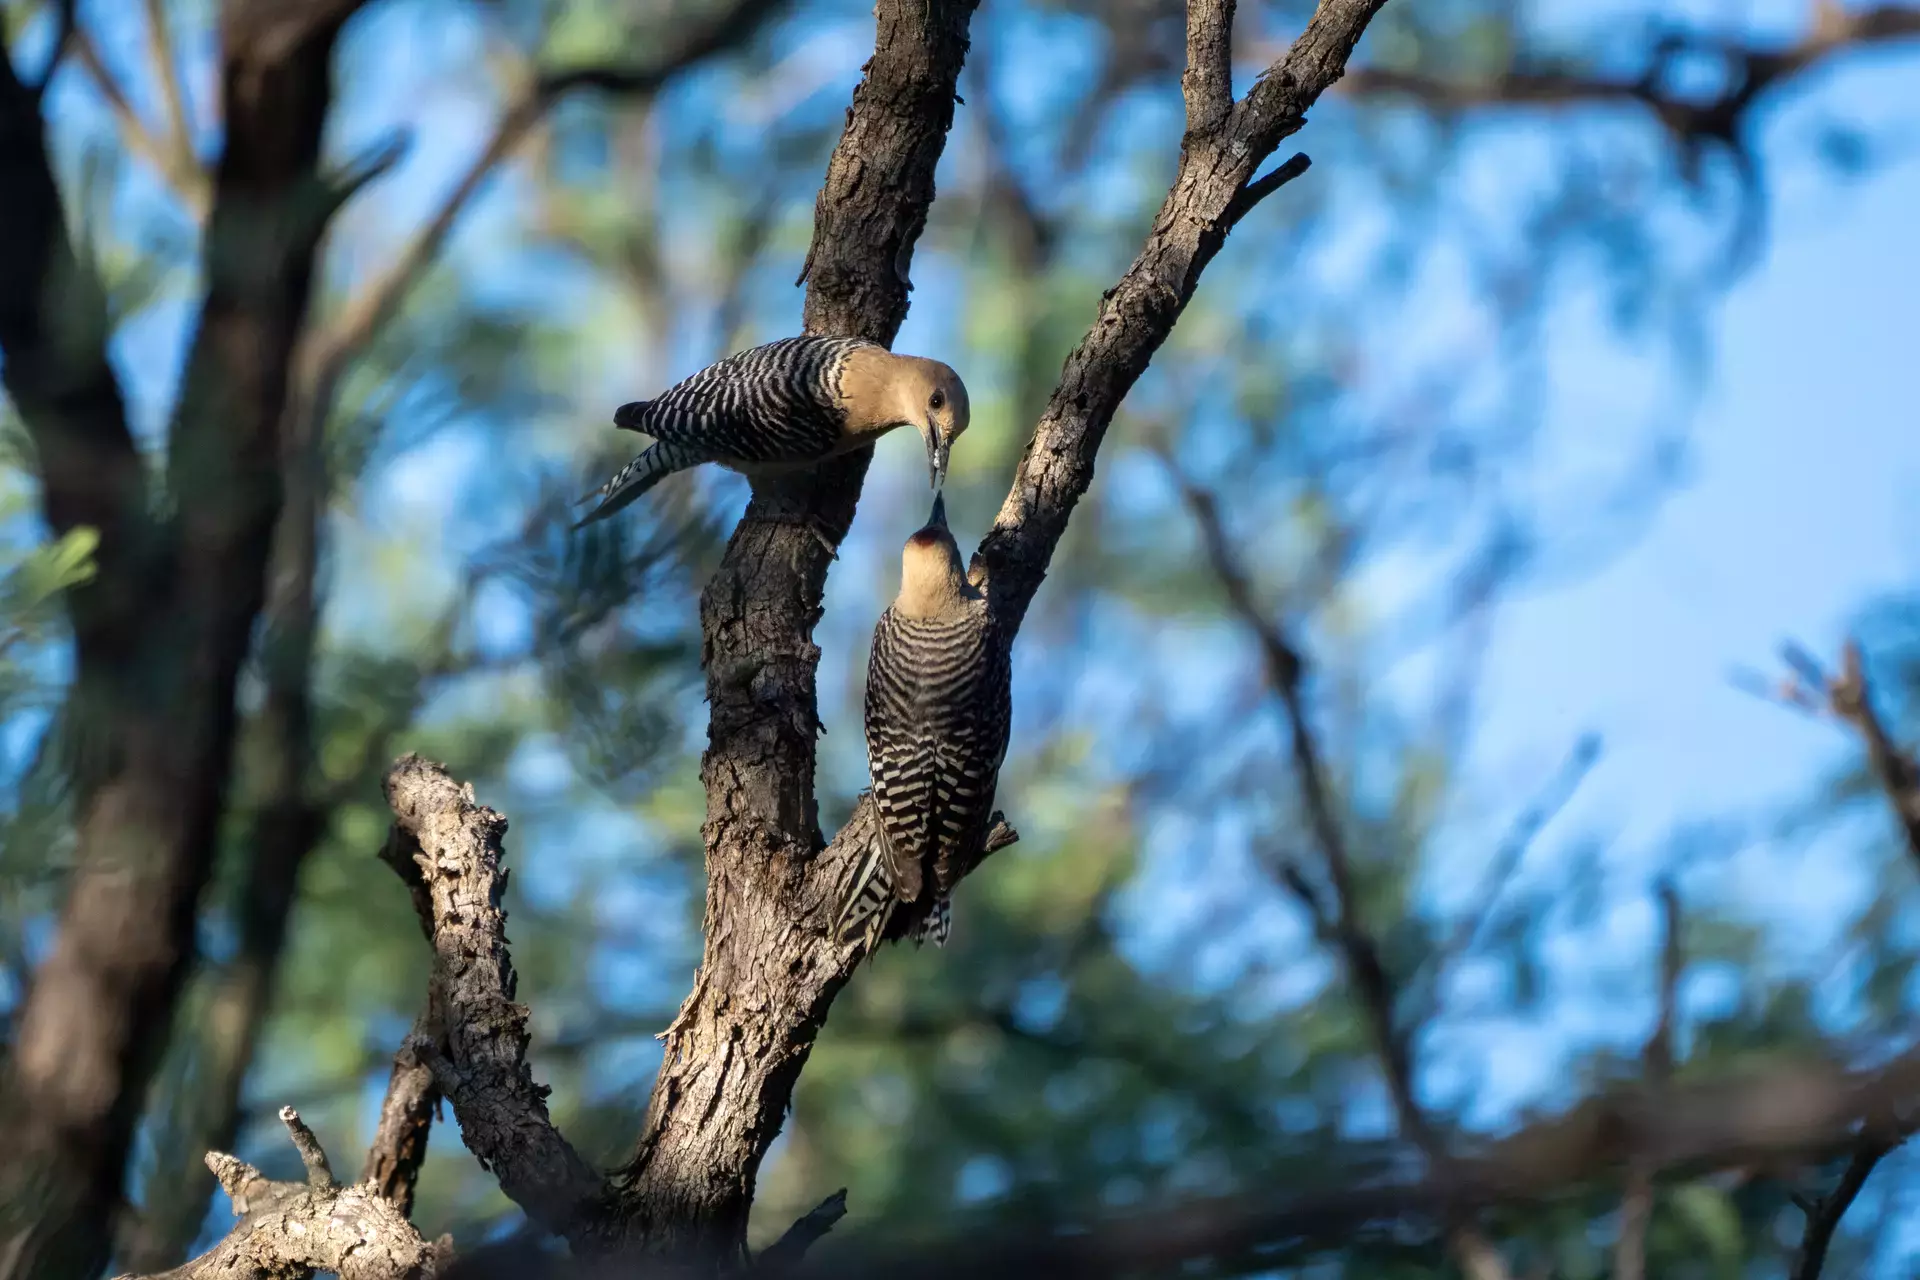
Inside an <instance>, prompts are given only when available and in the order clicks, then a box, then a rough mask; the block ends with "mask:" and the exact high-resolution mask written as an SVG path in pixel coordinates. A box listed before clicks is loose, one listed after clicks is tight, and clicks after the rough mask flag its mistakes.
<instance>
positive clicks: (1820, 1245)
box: [1789, 1137, 1900, 1280]
mask: <svg viewBox="0 0 1920 1280" xmlns="http://www.w3.org/2000/svg"><path fill="white" fill-rule="evenodd" d="M1899 1145H1900V1140H1899V1139H1897V1138H1880V1137H1874V1138H1869V1139H1867V1140H1865V1141H1863V1142H1862V1143H1861V1144H1860V1145H1859V1147H1858V1148H1856V1149H1855V1151H1854V1153H1853V1155H1852V1157H1851V1158H1850V1159H1849V1160H1848V1161H1847V1167H1846V1170H1845V1171H1844V1172H1842V1173H1841V1175H1840V1181H1839V1183H1838V1184H1837V1185H1836V1186H1835V1187H1834V1189H1833V1190H1832V1191H1830V1192H1828V1193H1827V1194H1826V1195H1825V1196H1823V1197H1821V1198H1820V1200H1819V1201H1817V1202H1816V1203H1814V1204H1813V1205H1811V1206H1809V1207H1808V1209H1807V1225H1806V1230H1805V1231H1804V1232H1803V1233H1802V1234H1801V1237H1800V1251H1799V1253H1798V1254H1797V1255H1795V1257H1794V1260H1793V1270H1792V1271H1791V1272H1790V1273H1789V1276H1790V1280H1820V1271H1821V1268H1823V1267H1825V1266H1826V1265H1827V1250H1828V1249H1829V1248H1831V1247H1832V1245H1833V1236H1834V1232H1836V1231H1838V1230H1839V1229H1840V1220H1841V1219H1842V1218H1844V1217H1846V1216H1847V1210H1849V1209H1851V1208H1853V1202H1854V1200H1855V1199H1857V1198H1858V1197H1859V1195H1860V1192H1861V1189H1862V1188H1864V1187H1865V1186H1866V1185H1867V1179H1868V1178H1870V1177H1872V1176H1873V1171H1874V1169H1875V1168H1876V1167H1877V1166H1878V1165H1879V1163H1880V1161H1881V1159H1882V1158H1884V1157H1885V1156H1886V1155H1887V1154H1888V1153H1889V1152H1891V1151H1892V1150H1893V1149H1894V1148H1895V1147H1897V1146H1899Z"/></svg>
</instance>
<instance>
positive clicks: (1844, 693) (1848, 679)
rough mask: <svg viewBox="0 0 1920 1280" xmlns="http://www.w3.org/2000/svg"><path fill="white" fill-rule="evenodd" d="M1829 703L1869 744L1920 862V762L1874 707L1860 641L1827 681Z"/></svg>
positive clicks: (1880, 778) (1847, 651) (1911, 849)
mask: <svg viewBox="0 0 1920 1280" xmlns="http://www.w3.org/2000/svg"><path fill="white" fill-rule="evenodd" d="M1827 703H1828V706H1829V707H1830V708H1831V709H1832V711H1833V714H1834V715H1836V716H1838V717H1840V718H1841V719H1842V720H1844V721H1846V722H1847V723H1848V724H1850V725H1852V726H1853V728H1854V730H1855V731H1856V732H1857V733H1859V735H1860V740H1861V741H1862V742H1863V743H1864V744H1865V745H1866V748H1867V764H1868V766H1869V767H1870V768H1871V769H1872V770H1873V776H1874V777H1875V778H1876V779H1877V780H1878V781H1879V783H1880V789H1881V790H1882V791H1883V792H1885V793H1886V797H1887V804H1888V805H1889V806H1890V807H1891V808H1892V809H1893V815H1894V817H1895V818H1896V819H1898V820H1899V823H1900V830H1901V832H1902V834H1903V835H1904V836H1905V837H1906V844H1907V852H1908V853H1909V854H1911V855H1912V857H1913V860H1914V862H1915V864H1916V865H1920V765H1916V764H1915V762H1914V759H1913V757H1912V756H1910V755H1908V754H1907V753H1906V752H1905V751H1902V750H1901V749H1900V748H1899V747H1898V746H1896V745H1895V744H1894V741H1893V737H1892V735H1891V734H1889V733H1888V732H1887V727H1886V724H1885V722H1883V721H1882V720H1881V719H1880V715H1879V713H1878V712H1876V711H1875V710H1874V707H1873V698H1872V691H1871V690H1870V689H1869V688H1868V687H1867V675H1866V666H1865V663H1864V661H1863V660H1862V659H1861V656H1860V645H1859V643H1858V642H1857V641H1848V642H1847V646H1846V649H1845V650H1844V651H1843V652H1842V654H1841V658H1840V674H1839V675H1837V676H1835V677H1834V678H1833V679H1832V680H1830V681H1829V682H1828V683H1827Z"/></svg>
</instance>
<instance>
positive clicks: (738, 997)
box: [619, 0, 977, 1269]
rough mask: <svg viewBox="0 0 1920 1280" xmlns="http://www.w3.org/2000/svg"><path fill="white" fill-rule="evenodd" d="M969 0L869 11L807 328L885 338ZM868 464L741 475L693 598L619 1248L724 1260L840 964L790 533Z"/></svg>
mask: <svg viewBox="0 0 1920 1280" xmlns="http://www.w3.org/2000/svg"><path fill="white" fill-rule="evenodd" d="M976 3H977V0H881V2H880V3H879V5H878V6H877V8H876V10H875V33H874V52H873V58H872V60H871V61H870V62H868V64H867V67H866V76H865V79H864V80H863V81H862V82H861V84H860V86H859V87H858V88H857V89H856V90H855V92H854V96H853V103H852V106H851V108H850V110H849V112H848V116H847V125H846V128H845V130H844V132H843V133H842V135H841V137H840V141H839V143H838V145H837V146H836V147H835V148H834V152H833V157H832V159H831V160H829V161H828V164H827V172H826V176H825V180H824V182H823V183H822V186H821V190H820V195H819V198H818V200H817V201H816V203H815V208H814V235H813V242H812V247H811V248H810V249H809V251H808V254H807V259H806V263H805V266H804V267H803V269H802V272H801V277H802V279H803V280H804V281H805V282H806V283H807V294H806V301H805V327H806V330H807V331H808V332H809V333H817V334H854V335H859V336H862V337H866V338H869V339H873V340H875V341H878V342H883V343H891V342H892V340H893V337H894V334H895V333H896V332H898V330H899V327H900V323H901V321H902V320H903V319H904V318H905V316H906V311H907V295H908V289H909V282H908V267H909V265H910V264H911V262H912V255H913V249H914V245H915V243H916V242H917V241H918V239H919V236H920V232H921V229H922V228H923V227H924V226H925V225H926V215H927V208H928V206H929V205H930V204H931V202H932V200H933V194H934V187H933V176H934V169H935V167H936V166H937V164H938V163H939V159H940V155H941V151H942V149H943V147H944V146H945V142H946V134H947V130H948V128H949V127H950V126H951V124H952V121H953V110H954V99H955V87H956V85H957V82H958V79H959V75H960V68H961V64H962V62H963V61H964V59H965V57H966V52H967V43H968V41H967V28H968V23H969V21H970V19H971V18H972V15H973V10H974V6H975V4H976ZM871 457H872V451H871V450H870V449H863V450H860V451H858V452H857V453H855V454H852V455H850V456H848V457H845V458H842V459H838V460H836V461H834V462H832V463H829V464H827V465H826V466H824V467H822V468H820V469H819V471H818V472H817V473H815V474H811V475H807V476H801V477H795V478H792V479H788V480H782V481H776V482H762V483H759V484H756V486H755V489H754V496H753V499H752V501H751V502H750V504H749V505H748V508H747V512H746V515H745V516H744V518H743V519H742V520H741V522H740V525H739V527H738V528H737V529H736V530H735V531H734V535H733V538H732V539H731V541H730V542H729V544H728V547H727V551H726V555H725V558H724V559H723V561H722V563H721V566H720V569H719V571H718V572H717V573H716V574H715V575H714V577H713V580H712V581H711V582H710V583H709V584H708V586H707V589H706V591H705V592H704V593H703V594H702V596H701V604H700V609H701V625H702V633H703V636H704V652H703V660H704V665H705V667H706V670H707V696H708V701H709V704H710V706H711V718H710V721H709V725H708V748H707V752H706V755H705V756H704V758H703V762H702V768H701V781H702V783H703V785H704V786H705V788H706V793H707V821H706V825H705V828H704V830H703V833H702V834H703V837H704V842H705V846H706V868H707V898H706V923H705V930H704V933H705V946H704V950H703V952H702V956H701V963H700V969H699V971H698V972H697V973H696V975H695V977H694V983H693V989H692V991H691V992H690V993H689V994H688V996H687V999H686V1002H685V1003H684V1004H683V1005H682V1006H681V1009H680V1012H679V1014H678V1016H677V1017H676V1018H675V1019H674V1021H673V1024H672V1025H671V1026H670V1027H668V1028H667V1030H666V1032H665V1033H664V1035H663V1037H662V1038H663V1039H664V1040H665V1042H666V1049H665V1059H664V1061H663V1063H662V1065H661V1068H660V1073H659V1076H658V1078H657V1080H656V1081H655V1083H654V1088H653V1093H652V1096H651V1098H650V1100H649V1103H648V1107H647V1115H646V1120H645V1122H644V1125H643V1127H642V1131H641V1135H640V1139H639V1143H638V1145H637V1148H636V1150H635V1153H634V1155H633V1157H632V1159H631V1160H630V1161H629V1162H628V1165H627V1167H626V1169H625V1170H624V1171H623V1174H622V1177H621V1186H620V1190H619V1204H620V1213H621V1214H622V1215H623V1217H624V1219H625V1223H624V1226H623V1228H622V1230H623V1231H624V1233H625V1234H626V1236H627V1237H628V1238H629V1239H630V1240H632V1241H634V1242H636V1243H638V1244H639V1245H641V1246H642V1247H644V1248H646V1249H648V1250H651V1251H653V1252H656V1253H661V1254H667V1255H671V1256H675V1257H680V1258H687V1257H692V1258H698V1259H699V1260H700V1262H701V1264H702V1265H718V1266H721V1267H723V1268H729V1269H731V1268H734V1267H737V1266H739V1265H741V1264H742V1263H743V1262H744V1260H745V1236H746V1225H747V1210H748V1207H749V1205H750V1203H751V1198H752V1192H753V1184H754V1178H755V1175H756V1172H757V1170H758V1168H759V1164H760V1160H761V1157H762V1156H763V1155H765V1153H766V1150H767V1148H768V1147H769V1146H770V1145H771V1144H772V1142H773V1140H774V1137H775V1136H776V1135H777V1134H778V1133H779V1131H780V1125H781V1122H782V1120H783V1119H784V1117H785V1115H786V1112H787V1109H788V1106H789V1104H790V1100H791V1098H792V1093H793V1086H794V1082H795V1081H796V1080H797V1079H798V1077H799V1074H800V1070H801V1068H802V1067H803V1066H804V1065H805V1063H806V1060H807V1055H808V1053H809V1052H810V1051H811V1049H812V1046H813V1041H814V1037H815V1036H816V1035H818V1034H819V1029H820V1025H821V1023H822V1022H823V1021H824V1020H825V1018H826V1014H827V1009H828V1007H829V1005H830V1004H831V1002H832V1000H833V997H834V995H835V994H836V993H837V992H838V991H839V989H840V987H841V986H842V985H843V984H844V983H845V982H846V980H847V976H848V974H849V973H850V972H851V968H852V959H853V956H852V948H850V947H842V946H840V945H839V944H838V943H837V942H835V941H833V940H831V939H829V938H828V937H827V936H826V929H825V918H826V916H827V915H829V914H830V912H831V908H830V907H829V906H828V905H827V903H828V898H829V895H831V894H832V893H833V891H834V886H835V885H836V884H837V883H838V882H839V878H840V877H844V876H845V875H847V874H849V873H850V870H851V864H850V856H849V849H848V848H846V847H842V848H839V849H838V850H837V852H830V853H829V854H828V855H827V856H826V857H824V858H823V857H820V856H819V850H820V847H821V845H822V843H823V841H822V838H821V833H820V830H819V818H818V811H817V807H816V804H815V800H814V794H813V770H814V756H815V752H814V747H815V740H816V736H817V734H818V732H819V717H818V707H817V702H816V695H815V684H814V680H815V671H816V668H817V666H818V663H819V658H820V651H819V649H818V648H817V647H816V646H815V645H814V644H813V641H812V632H813V626H814V624H815V622H817V621H818V619H819V616H820V601H821V595H822V590H823V588H824V585H825V582H826V570H827V563H828V553H827V551H826V550H825V549H824V548H823V547H822V546H821V545H820V544H819V542H818V540H817V539H816V538H815V537H813V536H812V534H811V533H810V532H809V530H808V529H807V528H805V527H802V525H803V523H805V524H812V525H813V526H814V527H816V528H823V529H825V530H826V531H828V532H829V534H830V535H831V536H832V537H833V538H834V539H835V540H836V541H837V539H838V538H840V537H844V536H845V532H846V529H847V527H848V525H849V524H850V523H851V522H852V519H853V513H854V508H855V505H856V504H857V502H858V501H859V496H860V487H861V484H862V482H863V480H864V479H865V476H866V468H867V464H868V462H869V460H870V459H871ZM866 808H867V806H865V805H862V806H861V811H862V812H863V813H864V812H865V811H866ZM859 821H861V819H860V818H858V817H856V825H857V823H858V822H859Z"/></svg>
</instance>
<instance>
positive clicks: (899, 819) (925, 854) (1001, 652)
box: [837, 495, 1013, 951]
mask: <svg viewBox="0 0 1920 1280" xmlns="http://www.w3.org/2000/svg"><path fill="white" fill-rule="evenodd" d="M1011 683H1012V682H1011V671H1010V665H1009V657H1008V651H1007V645H1006V644H1005V643H1004V642H1003V637H1002V636H1001V634H1000V629H999V627H998V625H997V624H996V623H995V621H994V617H993V612H992V609H991V607H990V606H989V604H988V602H987V599H986V596H985V593H984V592H982V591H980V590H978V589H976V588H975V587H974V586H973V585H972V584H970V583H969V582H968V581H967V573H966V569H965V568H964V566H962V564H961V563H960V548H959V546H958V545H956V544H955V542H954V540H953V534H951V533H950V532H948V530H947V514H946V501H945V499H944V498H942V497H939V496H937V495H936V496H935V498H934V500H933V513H932V515H930V516H929V517H928V520H927V524H926V527H925V528H923V529H921V530H920V531H919V532H917V533H915V534H914V535H913V536H912V537H911V538H909V539H907V545H906V550H905V551H904V552H903V553H902V555H901V564H900V594H899V595H898V596H896V597H895V598H894V601H893V603H892V604H891V605H889V606H888V607H887V609H886V611H885V612H884V613H882V614H881V615H880V622H879V624H878V625H877V626H875V627H874V629H873V652H872V656H871V657H870V658H869V659H868V661H867V707H866V713H867V763H868V766H869V768H870V769H871V771H872V774H873V802H874V808H875V819H876V821H875V829H876V833H877V834H876V836H875V839H874V841H873V843H872V844H871V845H870V846H869V847H868V849H867V851H866V852H865V854H864V855H863V858H862V862H861V865H860V869H859V871H858V872H856V873H855V875H854V880H853V885H852V888H851V889H850V890H849V891H848V894H847V897H846V900H845V902H844V903H843V904H842V906H841V909H840V917H839V921H838V925H837V932H838V934H839V936H840V937H841V938H842V939H843V940H846V939H851V938H853V937H855V936H859V935H862V934H864V935H865V937H866V939H867V949H868V950H869V951H871V950H872V948H873V947H874V946H875V945H877V944H878V943H879V941H880V939H881V938H882V937H883V936H884V935H885V933H886V929H887V922H888V920H889V918H890V917H891V916H892V914H893V911H894V909H895V907H896V906H898V905H903V904H907V903H924V904H925V906H924V914H922V915H921V916H920V917H919V919H918V921H917V922H916V926H915V930H914V936H915V939H916V941H926V940H931V941H933V942H934V944H935V945H940V944H943V943H945V942H946V939H947V927H948V922H949V914H948V913H949V910H950V907H949V895H950V894H951V893H952V892H953V887H954V886H955V885H956V884H958V883H959V882H960V878H961V877H962V876H964V875H966V874H967V872H969V871H971V870H972V869H973V867H974V865H975V863H977V862H978V861H979V859H980V857H981V851H982V845H983V843H984V842H985V840H986V837H987V824H988V823H989V821H991V817H992V814H993V791H994V785H995V783H996V782H997V780H998V778H999V774H1000V762H1001V761H1002V760H1003V759H1005V757H1006V754H1007V729H1008V725H1009V722H1010V721H1011V719H1012V715H1013V700H1012V691H1011Z"/></svg>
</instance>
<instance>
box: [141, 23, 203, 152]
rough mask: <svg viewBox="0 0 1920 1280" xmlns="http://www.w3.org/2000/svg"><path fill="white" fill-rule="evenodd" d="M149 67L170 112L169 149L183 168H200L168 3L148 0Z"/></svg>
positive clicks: (162, 103) (168, 128)
mask: <svg viewBox="0 0 1920 1280" xmlns="http://www.w3.org/2000/svg"><path fill="white" fill-rule="evenodd" d="M146 6H147V65H148V68H149V69H150V70H151V71H152V73H153V79H154V82H155V83H156V84H158V85H159V86H160V103H161V106H162V108H163V109H164V110H165V111H166V113H167V150H168V151H169V152H170V153H171V154H172V155H173V157H174V160H175V162H176V163H178V164H179V165H180V166H181V167H182V169H183V170H184V169H186V168H189V167H191V168H193V169H196V170H197V169H198V168H199V167H200V162H199V159H198V157H197V156H195V155H194V151H193V123H192V117H191V116H190V115H188V113H187V89H186V85H185V84H184V83H183V82H182V80H181V77H180V64H179V62H178V60H177V59H176V58H175V56H174V50H173V35H172V32H171V31H170V30H169V29H168V27H167V6H166V0H146Z"/></svg>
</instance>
